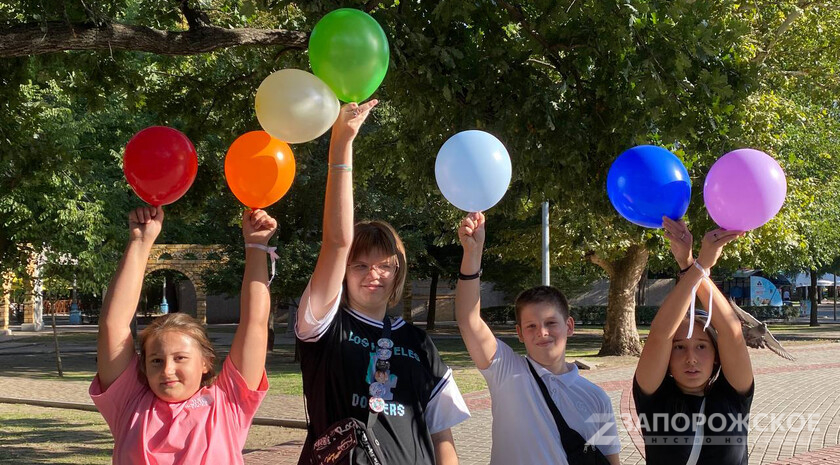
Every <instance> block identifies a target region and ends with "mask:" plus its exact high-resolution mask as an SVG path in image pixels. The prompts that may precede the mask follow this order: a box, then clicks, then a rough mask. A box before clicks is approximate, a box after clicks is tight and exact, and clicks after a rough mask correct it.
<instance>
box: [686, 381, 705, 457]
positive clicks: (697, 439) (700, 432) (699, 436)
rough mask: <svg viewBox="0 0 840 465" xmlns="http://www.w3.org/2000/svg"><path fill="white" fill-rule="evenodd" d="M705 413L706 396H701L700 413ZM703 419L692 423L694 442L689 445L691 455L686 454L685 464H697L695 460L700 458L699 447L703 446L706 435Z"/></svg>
mask: <svg viewBox="0 0 840 465" xmlns="http://www.w3.org/2000/svg"><path fill="white" fill-rule="evenodd" d="M705 414H706V398H705V397H703V402H702V403H701V404H700V415H704V416H705ZM705 424H706V422H705V420H704V422H703V424H702V425H698V424H695V425H694V442H693V443H692V445H691V455H689V456H688V462H686V463H685V465H697V460H698V459H699V458H700V448H701V447H703V438H705V436H706V432H705V426H704V425H705Z"/></svg>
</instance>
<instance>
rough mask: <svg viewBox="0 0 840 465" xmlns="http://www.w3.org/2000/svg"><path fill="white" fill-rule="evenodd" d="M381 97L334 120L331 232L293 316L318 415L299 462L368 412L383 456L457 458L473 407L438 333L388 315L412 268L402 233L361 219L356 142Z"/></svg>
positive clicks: (327, 226)
mask: <svg viewBox="0 0 840 465" xmlns="http://www.w3.org/2000/svg"><path fill="white" fill-rule="evenodd" d="M376 104H377V101H376V100H371V101H369V102H367V103H365V104H363V105H357V104H355V103H350V104H347V105H345V106H344V107H343V108H342V109H341V112H340V113H339V116H338V120H337V121H336V123H335V125H334V126H333V130H332V136H331V140H330V154H329V173H328V175H327V191H326V199H325V202H324V231H323V242H322V243H321V251H320V254H319V256H318V262H317V264H316V265H315V271H314V272H313V274H312V277H311V279H310V281H309V285H308V286H307V288H306V290H305V291H304V293H303V296H302V297H301V307H300V309H299V311H298V314H297V322H296V326H295V333H296V335H297V337H298V339H299V340H300V342H301V344H300V354H301V370H302V372H303V391H304V396H305V397H306V400H307V413H308V414H309V419H310V426H309V431H308V435H307V438H306V442H305V444H304V447H303V452H302V454H301V457H300V460H299V462H298V463H299V464H300V465H310V464H315V463H316V462H317V459H316V458H315V455H316V451H315V450H314V448H315V445H316V439H317V438H318V437H320V436H322V435H323V434H325V433H327V432H328V431H329V430H330V426H331V425H333V424H334V423H336V422H338V421H340V420H343V419H347V418H351V417H352V418H356V419H358V420H360V421H361V422H363V423H365V422H368V424H371V423H369V421H368V420H369V416H370V417H371V418H375V422H373V423H372V424H373V427H372V432H373V436H374V438H373V439H375V441H374V442H375V443H377V444H378V446H379V448H380V449H381V452H382V455H383V458H384V462H385V463H387V464H402V463H414V464H456V463H457V462H458V458H457V455H456V454H455V445H454V441H453V439H452V432H451V428H452V426H454V425H456V424H458V423H460V422H462V421H464V420H466V419H467V418H468V417H469V412H468V410H467V407H466V404H465V403H464V400H463V398H462V397H461V393H460V391H459V390H458V387H457V386H456V385H455V381H454V380H453V379H452V371H451V370H450V369H449V367H447V366H446V364H445V363H444V362H443V360H441V358H440V355H439V354H438V352H437V349H436V348H435V345H434V343H433V342H432V340H431V339H430V338H429V337H428V336H427V335H426V334H425V332H424V331H422V330H420V329H418V328H416V327H415V326H413V325H411V324H410V323H407V322H405V321H404V320H403V319H402V318H391V317H388V316H387V315H386V310H387V309H388V308H390V307H393V306H395V305H396V304H397V303H399V302H400V300H401V299H402V292H403V287H404V285H405V279H406V274H407V271H408V270H407V269H406V259H405V248H404V246H403V243H402V240H401V239H400V237H399V235H398V234H397V232H396V231H395V230H394V228H393V227H391V226H390V225H389V224H388V223H385V222H382V221H366V222H360V223H358V224H355V225H354V224H353V178H352V160H353V151H352V144H353V140H354V139H355V137H356V135H357V134H358V131H359V128H360V127H361V125H362V123H363V122H364V121H365V119H366V118H367V117H368V115H369V113H370V110H371V109H372V108H373V107H374V106H376ZM371 414H372V415H371Z"/></svg>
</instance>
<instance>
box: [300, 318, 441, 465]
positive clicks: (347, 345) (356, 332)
mask: <svg viewBox="0 0 840 465" xmlns="http://www.w3.org/2000/svg"><path fill="white" fill-rule="evenodd" d="M381 336H382V322H381V321H376V320H372V319H370V318H368V317H366V316H365V315H362V314H361V313H359V312H356V311H354V310H351V309H348V308H340V309H339V310H338V312H337V314H336V315H335V317H334V318H333V320H332V322H331V323H329V324H328V325H327V326H325V327H324V328H323V330H322V332H321V333H320V334H317V335H314V336H312V337H310V338H308V339H306V340H301V343H300V355H301V370H302V372H303V392H304V395H305V396H306V400H307V410H308V413H309V420H310V428H309V432H308V435H307V437H306V442H305V444H304V447H303V452H302V454H301V457H300V460H299V462H298V463H299V464H301V465H304V464H305V465H310V464H311V462H310V460H311V458H310V457H311V452H312V443H313V442H314V439H315V438H317V437H318V436H320V435H321V434H323V433H324V432H325V431H326V430H327V428H328V427H329V426H330V425H331V424H332V423H334V422H336V421H338V420H341V419H343V418H347V417H355V418H357V419H359V420H361V421H362V422H366V421H367V419H368V400H369V398H370V394H369V389H370V385H371V383H373V382H374V379H373V377H374V372H375V366H374V365H375V362H376V355H375V354H376V349H377V341H378V340H379V338H380V337H381ZM390 339H391V340H392V341H393V343H394V346H393V354H392V356H391V357H390V359H389V362H390V372H389V378H388V380H387V381H386V382H385V383H384V384H385V385H386V386H387V391H386V392H385V394H384V395H382V396H381V397H382V398H383V399H384V400H385V410H384V411H383V412H382V413H380V414H379V415H378V418H377V421H376V424H375V426H374V429H373V431H374V435H375V436H376V439H378V440H379V442H380V447H381V448H382V451H383V454H384V455H385V460H386V461H387V463H388V464H429V465H434V463H435V454H434V446H433V443H432V439H431V434H430V433H429V428H428V425H427V423H426V419H425V417H424V414H425V413H426V412H427V408H428V407H429V404H430V402H431V401H432V400H433V399H435V396H438V395H439V394H440V393H441V391H443V390H444V387H445V386H446V384H447V383H448V382H449V381H450V378H451V376H452V372H451V370H449V367H447V366H446V364H445V363H444V362H443V360H441V358H440V355H439V354H438V351H437V348H436V347H435V345H434V343H433V342H432V340H431V339H430V338H429V337H428V335H427V334H426V333H425V331H423V330H421V329H419V328H417V327H415V326H413V325H411V324H408V323H406V322H405V321H404V320H403V319H402V318H395V319H392V324H391V337H390Z"/></svg>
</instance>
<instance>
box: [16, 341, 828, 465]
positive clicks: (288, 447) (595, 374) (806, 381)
mask: <svg viewBox="0 0 840 465" xmlns="http://www.w3.org/2000/svg"><path fill="white" fill-rule="evenodd" d="M9 348H10V349H11V346H10V347H9ZM790 349H791V352H792V353H794V355H796V356H797V357H798V359H799V360H798V361H797V362H789V361H787V360H783V359H781V358H779V357H776V356H775V355H772V354H770V353H769V352H767V351H756V350H752V351H751V356H752V360H753V366H754V371H755V374H756V394H755V398H754V400H753V407H752V421H751V423H750V436H749V451H750V465H757V464H768V465H781V464H790V465H800V464H815V463H820V464H827V463H834V464H838V463H840V398H838V397H837V395H836V393H837V392H838V390H840V344H837V343H820V344H807V345H803V344H793V345H791V346H790ZM3 353H4V351H3V347H2V346H0V367H2V366H3V364H4V362H3V360H2V359H3V358H8V357H14V358H15V359H16V361H17V362H19V363H25V359H26V357H29V356H28V355H25V354H15V355H6V356H4V355H3ZM0 369H2V368H0ZM633 369H634V368H633V367H632V366H626V367H619V368H605V369H596V370H592V371H585V372H583V374H584V376H586V377H587V378H588V379H590V380H592V381H593V382H595V383H596V384H598V385H600V386H601V387H602V388H603V389H604V390H605V391H606V392H607V394H608V395H609V396H610V398H611V399H612V402H613V408H614V410H615V412H616V413H617V414H624V415H626V414H630V413H632V405H633V403H632V399H631V395H630V382H631V379H632V374H633ZM87 386H88V381H56V380H44V379H33V378H32V377H30V376H26V375H23V376H9V375H8V372H7V373H2V372H0V396H8V397H23V398H36V399H49V400H60V401H66V402H83V403H90V399H89V397H88V396H87ZM465 397H466V400H467V403H468V405H469V406H470V409H471V411H472V419H470V420H469V421H467V422H465V423H463V424H461V425H458V426H457V427H456V428H454V430H453V432H454V435H455V440H456V445H457V448H458V452H459V456H460V458H461V463H462V464H465V465H471V464H486V463H487V462H488V461H489V451H490V443H491V437H490V425H491V421H492V417H491V411H490V398H489V394H488V393H487V391H486V390H485V391H479V392H475V393H470V394H468V395H467V396H465ZM302 408H303V403H302V399H301V398H300V396H286V395H274V394H271V395H269V396H268V397H267V398H266V401H265V402H264V403H263V405H262V407H261V408H260V411H259V412H258V415H259V416H266V417H285V418H302V417H303V410H302ZM773 414H775V415H777V416H779V418H782V420H783V421H793V422H794V425H793V426H798V425H797V424H796V423H797V422H798V423H799V424H804V420H799V418H805V417H806V416H807V415H809V414H812V415H813V414H816V415H818V416H817V417H816V418H815V423H816V430H814V431H809V430H808V429H807V428H792V429H789V428H778V427H774V426H773V425H772V424H771V423H772V421H771V420H772V419H771V415H773ZM619 435H620V440H621V444H622V450H621V453H620V455H621V461H622V464H634V465H635V464H643V463H644V459H643V456H642V454H641V453H640V452H639V449H638V447H640V446H641V441H640V437H639V436H638V434H637V433H635V432H634V431H632V427H631V428H629V429H628V425H624V424H623V423H622V422H619ZM302 436H303V432H302V431H301V432H300V438H301V439H302ZM300 447H301V442H300V440H291V441H289V442H286V443H283V444H278V445H276V446H274V447H271V448H268V449H264V450H259V451H253V452H249V453H248V454H246V456H245V457H246V463H248V464H249V465H261V464H269V463H271V464H278V465H282V464H296V463H297V457H298V451H299V450H300Z"/></svg>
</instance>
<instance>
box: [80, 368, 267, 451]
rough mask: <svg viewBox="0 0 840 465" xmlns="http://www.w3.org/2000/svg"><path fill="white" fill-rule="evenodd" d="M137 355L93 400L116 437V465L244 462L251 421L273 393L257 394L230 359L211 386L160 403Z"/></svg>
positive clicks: (94, 387)
mask: <svg viewBox="0 0 840 465" xmlns="http://www.w3.org/2000/svg"><path fill="white" fill-rule="evenodd" d="M138 360H139V357H138V356H137V355H135V356H134V358H133V359H132V360H131V363H130V364H129V365H128V367H127V368H126V369H125V371H124V372H123V373H122V374H121V375H120V377H119V378H117V380H116V381H114V383H113V384H112V385H111V386H109V387H108V390H107V391H105V392H102V388H101V386H100V385H99V376H97V377H96V378H94V379H93V383H91V385H90V391H89V392H90V397H91V399H93V403H94V404H96V407H97V408H98V409H99V412H100V413H101V414H102V416H103V417H105V421H106V422H107V423H108V427H110V428H111V434H113V435H114V456H113V463H114V464H154V465H164V464H189V465H193V464H195V465H200V464H219V463H224V464H244V460H243V458H242V448H243V447H244V446H245V439H246V438H247V437H248V430H249V429H250V427H251V420H252V419H253V418H254V415H255V414H256V412H257V408H258V407H259V406H260V403H261V402H262V400H263V398H264V397H265V395H266V393H267V392H268V379H267V378H266V376H265V371H263V378H262V381H261V382H260V386H259V387H258V388H257V390H256V391H252V390H250V389H248V385H247V384H246V383H245V379H244V378H242V375H241V374H240V373H239V371H238V370H237V369H236V367H235V366H234V365H233V362H231V361H230V358H226V359H225V362H224V364H223V365H222V371H221V373H219V376H218V377H217V378H216V380H215V381H214V382H213V384H212V385H210V386H207V387H203V388H201V389H199V390H198V392H196V393H195V394H194V395H193V396H192V397H190V398H189V399H187V400H185V401H183V402H177V403H171V404H170V403H168V402H165V401H163V400H161V399H159V398H158V397H157V396H156V395H155V393H154V392H152V390H151V389H150V388H149V386H148V385H147V384H146V383H145V382H143V380H142V379H141V378H140V376H142V375H141V374H139V372H138V370H137V364H138V363H139V362H138Z"/></svg>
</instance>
